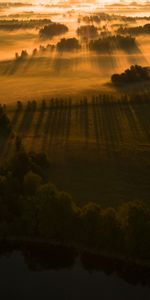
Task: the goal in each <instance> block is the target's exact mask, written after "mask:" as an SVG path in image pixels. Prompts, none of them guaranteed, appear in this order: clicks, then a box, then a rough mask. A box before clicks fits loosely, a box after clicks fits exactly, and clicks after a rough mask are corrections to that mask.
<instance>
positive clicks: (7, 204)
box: [0, 144, 150, 259]
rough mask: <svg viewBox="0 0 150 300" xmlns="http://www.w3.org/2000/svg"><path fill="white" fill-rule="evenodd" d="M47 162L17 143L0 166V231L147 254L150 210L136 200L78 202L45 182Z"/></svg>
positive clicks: (138, 255)
mask: <svg viewBox="0 0 150 300" xmlns="http://www.w3.org/2000/svg"><path fill="white" fill-rule="evenodd" d="M50 170H51V163H50V162H49V161H48V159H47V157H46V156H45V154H43V153H26V152H25V150H24V149H23V146H22V145H21V144H20V146H19V147H16V152H15V154H14V156H13V157H12V158H11V160H9V161H7V163H5V164H3V166H1V169H0V206H1V210H0V234H1V236H2V237H7V238H9V237H12V236H15V237H18V239H19V237H23V236H24V237H26V238H33V240H34V237H36V238H39V239H40V238H42V239H43V238H44V239H45V240H50V239H55V240H56V241H59V242H60V243H61V242H63V243H64V242H66V243H70V244H72V243H74V244H77V245H79V244H82V245H84V246H85V247H87V248H90V249H91V248H92V249H96V250H100V251H104V252H106V253H109V254H112V253H114V254H117V255H120V254H121V255H125V256H127V257H133V258H140V259H149V258H150V210H149V208H148V207H146V206H145V205H144V204H143V203H141V202H132V203H128V202H127V203H123V204H122V206H121V207H119V208H117V209H114V208H111V207H108V208H106V209H102V208H101V207H100V206H99V205H96V204H94V203H88V204H87V205H86V206H84V207H82V208H81V207H79V206H77V205H76V203H75V202H74V201H73V199H72V198H71V196H70V195H69V194H67V193H65V192H62V191H59V190H58V189H57V188H56V187H55V186H54V185H53V184H52V183H50V173H51V172H50Z"/></svg>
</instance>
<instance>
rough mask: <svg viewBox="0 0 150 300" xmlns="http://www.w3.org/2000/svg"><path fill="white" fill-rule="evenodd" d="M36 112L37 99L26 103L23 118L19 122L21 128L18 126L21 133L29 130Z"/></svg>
mask: <svg viewBox="0 0 150 300" xmlns="http://www.w3.org/2000/svg"><path fill="white" fill-rule="evenodd" d="M35 112H36V102H35V101H32V102H30V101H29V102H28V103H27V105H26V108H25V110H24V114H23V117H22V120H21V122H20V124H19V128H18V133H19V134H22V135H24V134H26V133H27V132H28V131H29V129H30V127H31V124H32V121H33V117H34V114H35Z"/></svg>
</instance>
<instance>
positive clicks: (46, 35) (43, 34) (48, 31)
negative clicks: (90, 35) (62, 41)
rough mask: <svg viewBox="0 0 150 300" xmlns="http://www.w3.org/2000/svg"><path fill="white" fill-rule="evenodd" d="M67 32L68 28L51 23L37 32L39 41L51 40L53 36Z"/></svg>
mask: <svg viewBox="0 0 150 300" xmlns="http://www.w3.org/2000/svg"><path fill="white" fill-rule="evenodd" d="M67 31H68V27H67V26H66V25H64V24H60V23H51V24H49V25H46V26H44V27H43V28H42V29H40V31H39V36H40V38H41V39H52V38H53V37H54V36H57V35H61V34H64V33H66V32H67Z"/></svg>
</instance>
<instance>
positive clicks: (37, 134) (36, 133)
mask: <svg viewBox="0 0 150 300" xmlns="http://www.w3.org/2000/svg"><path fill="white" fill-rule="evenodd" d="M46 110H47V106H46V102H45V101H44V100H43V101H42V103H41V105H40V107H39V112H38V118H37V121H36V124H35V128H34V132H33V139H32V144H31V150H33V149H34V144H35V141H36V139H38V138H40V130H41V128H42V125H43V122H44V116H45V113H46Z"/></svg>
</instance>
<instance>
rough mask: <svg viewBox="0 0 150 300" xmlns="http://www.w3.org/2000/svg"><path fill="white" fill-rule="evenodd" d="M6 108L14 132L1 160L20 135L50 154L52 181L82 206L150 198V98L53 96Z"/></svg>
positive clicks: (3, 145)
mask: <svg viewBox="0 0 150 300" xmlns="http://www.w3.org/2000/svg"><path fill="white" fill-rule="evenodd" d="M6 110H7V114H8V116H9V118H10V119H11V122H12V126H13V132H14V134H13V135H11V136H10V137H9V138H8V139H6V138H4V139H2V138H1V142H0V153H1V158H2V159H5V158H6V157H8V156H11V155H12V153H13V151H14V147H15V146H14V145H15V136H16V135H19V136H21V138H22V142H23V145H24V147H25V149H27V150H28V151H33V150H34V151H39V152H41V151H42V152H46V153H47V155H48V157H49V159H50V162H51V175H50V176H51V181H52V182H54V183H55V184H56V185H57V186H58V187H59V188H61V189H63V190H65V191H68V192H69V193H71V195H72V196H73V198H74V199H75V200H76V201H77V202H78V203H80V204H81V205H82V204H84V203H85V202H87V201H96V202H99V203H101V205H102V206H107V205H113V206H116V205H118V204H119V203H120V202H122V201H128V200H143V201H149V175H150V174H149V172H150V155H149V154H150V103H149V102H146V101H141V102H139V101H136V102H133V101H132V102H129V101H127V102H126V101H123V100H120V101H117V102H116V101H111V99H110V100H109V101H106V100H105V98H102V97H101V98H100V97H97V98H94V99H92V100H87V99H84V100H82V101H80V102H79V101H76V102H75V101H72V100H71V99H70V100H69V99H66V100H63V99H60V100H59V99H54V100H51V101H50V102H44V101H43V102H41V103H39V102H37V103H36V102H34V101H33V102H28V103H25V104H23V105H22V107H19V106H18V105H17V106H16V107H14V106H8V107H7V108H6Z"/></svg>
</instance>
